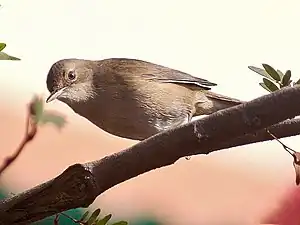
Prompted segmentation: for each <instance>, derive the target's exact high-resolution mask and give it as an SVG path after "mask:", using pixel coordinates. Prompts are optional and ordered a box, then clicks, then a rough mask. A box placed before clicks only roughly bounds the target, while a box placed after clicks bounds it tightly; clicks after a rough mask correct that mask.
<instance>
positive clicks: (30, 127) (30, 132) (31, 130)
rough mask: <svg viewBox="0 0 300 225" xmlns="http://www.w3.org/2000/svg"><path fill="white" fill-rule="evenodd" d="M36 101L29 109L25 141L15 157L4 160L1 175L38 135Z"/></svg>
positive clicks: (0, 168)
mask: <svg viewBox="0 0 300 225" xmlns="http://www.w3.org/2000/svg"><path fill="white" fill-rule="evenodd" d="M34 101H35V98H34V99H33V100H32V101H31V102H30V104H29V105H28V107H27V115H26V125H25V134H24V137H23V140H22V141H21V143H20V144H19V146H18V148H17V149H16V150H15V152H14V153H13V155H11V156H8V157H6V158H5V159H4V162H3V165H2V166H1V167H0V175H1V174H2V173H3V172H4V170H6V169H7V168H8V167H9V166H10V165H11V164H12V163H13V162H14V161H15V160H16V159H17V158H18V157H19V155H20V154H21V152H22V151H23V150H24V148H25V146H26V145H27V144H28V143H29V142H31V141H32V140H33V138H34V137H35V135H36V133H37V124H36V123H35V122H34V121H33V120H32V114H33V113H32V108H33V106H32V105H33V104H34Z"/></svg>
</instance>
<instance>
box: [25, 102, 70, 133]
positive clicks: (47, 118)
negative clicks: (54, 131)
mask: <svg viewBox="0 0 300 225" xmlns="http://www.w3.org/2000/svg"><path fill="white" fill-rule="evenodd" d="M44 102H45V100H44V99H43V98H41V97H39V96H35V97H34V98H33V100H32V102H31V105H30V111H31V116H32V118H33V120H34V121H35V123H36V124H40V125H44V124H47V123H52V124H54V125H55V126H56V127H57V128H62V127H63V126H64V125H65V123H66V119H65V117H64V116H63V115H60V114H58V113H57V112H54V111H53V112H52V111H49V110H45V108H44Z"/></svg>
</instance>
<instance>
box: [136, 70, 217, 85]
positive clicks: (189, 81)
mask: <svg viewBox="0 0 300 225" xmlns="http://www.w3.org/2000/svg"><path fill="white" fill-rule="evenodd" d="M151 72H152V73H144V74H142V76H143V77H145V78H148V79H152V80H156V81H159V82H163V83H175V84H184V85H196V86H198V87H200V88H202V89H205V90H210V89H211V88H210V86H216V85H217V84H215V83H212V82H210V81H208V80H206V79H202V78H198V77H194V76H191V75H189V74H187V73H184V72H181V71H178V70H174V69H170V68H166V67H160V68H159V67H158V68H157V67H156V69H155V70H153V71H151Z"/></svg>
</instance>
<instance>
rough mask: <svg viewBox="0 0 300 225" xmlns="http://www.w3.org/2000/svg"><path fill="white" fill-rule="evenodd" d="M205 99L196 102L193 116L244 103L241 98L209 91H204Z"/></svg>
mask: <svg viewBox="0 0 300 225" xmlns="http://www.w3.org/2000/svg"><path fill="white" fill-rule="evenodd" d="M205 97H206V99H207V100H208V101H207V100H206V101H200V102H198V104H197V106H196V113H195V115H194V116H199V115H208V114H211V113H214V112H216V111H219V110H222V109H226V108H229V107H233V106H236V105H239V104H242V103H244V102H243V101H241V100H238V99H235V98H231V97H228V96H225V95H221V94H217V93H214V92H211V91H205Z"/></svg>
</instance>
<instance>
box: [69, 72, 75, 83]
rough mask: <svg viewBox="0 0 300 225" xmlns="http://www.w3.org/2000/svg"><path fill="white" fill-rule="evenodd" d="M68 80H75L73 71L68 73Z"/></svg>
mask: <svg viewBox="0 0 300 225" xmlns="http://www.w3.org/2000/svg"><path fill="white" fill-rule="evenodd" d="M68 79H69V80H71V81H74V80H75V79H76V74H75V72H74V71H73V70H71V71H69V72H68Z"/></svg>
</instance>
